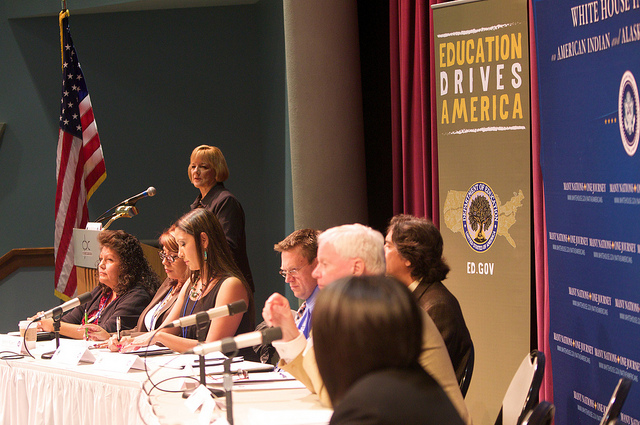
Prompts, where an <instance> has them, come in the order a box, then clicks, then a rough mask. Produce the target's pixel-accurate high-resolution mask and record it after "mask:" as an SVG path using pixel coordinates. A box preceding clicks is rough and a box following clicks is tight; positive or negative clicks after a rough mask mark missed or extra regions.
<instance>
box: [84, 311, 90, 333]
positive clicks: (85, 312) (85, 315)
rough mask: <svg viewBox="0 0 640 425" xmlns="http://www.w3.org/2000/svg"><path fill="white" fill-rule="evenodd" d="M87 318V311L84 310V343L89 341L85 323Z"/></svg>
mask: <svg viewBox="0 0 640 425" xmlns="http://www.w3.org/2000/svg"><path fill="white" fill-rule="evenodd" d="M88 320H89V319H88V317H87V309H86V308H85V309H84V340H85V341H89V329H87V322H88Z"/></svg>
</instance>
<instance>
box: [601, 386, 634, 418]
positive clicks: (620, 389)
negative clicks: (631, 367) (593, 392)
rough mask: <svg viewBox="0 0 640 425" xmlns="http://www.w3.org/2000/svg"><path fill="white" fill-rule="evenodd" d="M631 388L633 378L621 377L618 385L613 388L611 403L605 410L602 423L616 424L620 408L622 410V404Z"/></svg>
mask: <svg viewBox="0 0 640 425" xmlns="http://www.w3.org/2000/svg"><path fill="white" fill-rule="evenodd" d="M630 389H631V379H628V378H620V380H619V381H618V385H616V388H615V389H614V390H613V394H612V395H611V400H609V405H608V406H607V409H606V410H605V411H604V415H602V420H601V421H600V425H614V424H615V423H616V422H617V420H618V416H620V410H622V405H623V404H624V401H625V400H626V399H627V394H629V390H630Z"/></svg>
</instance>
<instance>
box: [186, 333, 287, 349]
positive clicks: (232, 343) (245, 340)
mask: <svg viewBox="0 0 640 425" xmlns="http://www.w3.org/2000/svg"><path fill="white" fill-rule="evenodd" d="M278 339H282V329H280V328H279V327H275V328H266V329H263V330H261V331H254V332H247V333H244V334H241V335H238V336H234V337H228V338H222V339H221V340H220V341H214V342H210V343H208V344H201V345H197V346H195V347H193V349H192V350H188V351H185V354H197V355H199V356H204V355H205V354H209V353H211V352H214V351H220V352H221V353H232V352H234V351H238V350H240V349H241V348H246V347H253V346H254V345H260V344H269V343H270V342H272V341H276V340H278Z"/></svg>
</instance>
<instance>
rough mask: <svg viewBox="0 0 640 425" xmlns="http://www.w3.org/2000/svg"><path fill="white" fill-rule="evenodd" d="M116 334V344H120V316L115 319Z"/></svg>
mask: <svg viewBox="0 0 640 425" xmlns="http://www.w3.org/2000/svg"><path fill="white" fill-rule="evenodd" d="M116 333H117V334H118V342H120V316H118V317H116Z"/></svg>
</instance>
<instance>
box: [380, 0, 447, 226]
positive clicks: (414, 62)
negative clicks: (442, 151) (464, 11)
mask: <svg viewBox="0 0 640 425" xmlns="http://www.w3.org/2000/svg"><path fill="white" fill-rule="evenodd" d="M429 9H430V8H429V4H428V2H427V1H425V0H390V1H389V31H390V34H389V38H390V44H391V50H390V55H391V64H390V65H391V70H390V74H391V132H392V155H393V213H394V214H399V213H406V214H413V215H416V216H420V217H428V218H431V220H433V222H434V223H435V224H436V226H438V225H439V223H438V222H439V219H438V156H437V145H436V143H435V139H434V134H432V128H433V125H432V124H435V121H434V122H433V123H432V116H431V115H432V114H431V111H432V102H434V101H435V99H432V96H431V93H432V90H431V78H430V65H429V64H430V63H431V61H430V57H431V55H432V52H431V49H430V45H431V29H430V28H431V19H432V18H431V13H430V12H429ZM433 106H435V104H434V105H433ZM434 110H435V109H434ZM434 115H435V114H434Z"/></svg>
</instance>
